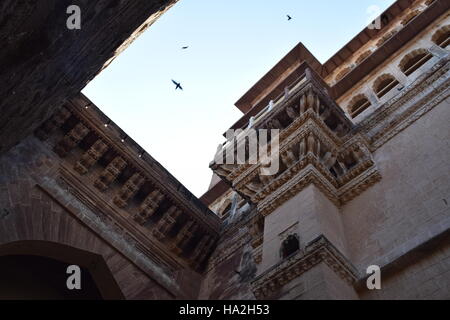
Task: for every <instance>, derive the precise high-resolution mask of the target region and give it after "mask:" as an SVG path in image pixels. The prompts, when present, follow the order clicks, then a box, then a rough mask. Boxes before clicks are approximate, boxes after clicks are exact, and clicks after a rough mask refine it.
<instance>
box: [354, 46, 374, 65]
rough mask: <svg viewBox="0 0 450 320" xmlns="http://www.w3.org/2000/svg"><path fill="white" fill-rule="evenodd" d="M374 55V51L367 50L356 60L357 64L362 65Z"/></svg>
mask: <svg viewBox="0 0 450 320" xmlns="http://www.w3.org/2000/svg"><path fill="white" fill-rule="evenodd" d="M371 54H372V50H370V49H369V50H366V51H364V52H363V53H361V54H360V55H359V56H358V58H356V60H355V63H356V64H360V63H361V62H363V61H364V60H366V58H367V57H368V56H370V55H371Z"/></svg>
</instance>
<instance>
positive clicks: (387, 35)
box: [377, 30, 397, 47]
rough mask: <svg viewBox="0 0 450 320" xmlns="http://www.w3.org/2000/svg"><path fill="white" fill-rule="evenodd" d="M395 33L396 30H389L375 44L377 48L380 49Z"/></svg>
mask: <svg viewBox="0 0 450 320" xmlns="http://www.w3.org/2000/svg"><path fill="white" fill-rule="evenodd" d="M396 33H397V30H391V31H389V32H387V33H385V34H384V36H382V37H381V39H380V40H378V42H377V47H381V46H382V45H383V44H384V43H385V42H386V41H388V40H389V39H390V38H392V37H393V36H394V35H395V34H396Z"/></svg>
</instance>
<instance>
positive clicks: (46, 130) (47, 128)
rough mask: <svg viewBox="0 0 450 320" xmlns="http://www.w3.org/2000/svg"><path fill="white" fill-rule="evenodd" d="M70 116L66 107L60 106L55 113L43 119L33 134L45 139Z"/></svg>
mask: <svg viewBox="0 0 450 320" xmlns="http://www.w3.org/2000/svg"><path fill="white" fill-rule="evenodd" d="M70 116H71V113H70V111H69V110H68V109H67V108H66V107H64V106H63V107H61V108H60V109H59V110H58V111H56V112H55V114H54V115H53V116H52V117H50V119H48V120H47V121H45V122H44V123H43V124H42V125H41V126H40V127H39V128H38V129H37V130H36V131H35V135H36V136H37V137H38V138H39V139H40V140H46V139H47V138H48V136H49V135H50V134H51V133H52V132H53V131H54V130H56V129H58V128H60V127H61V126H62V125H63V124H64V123H65V122H66V121H67V119H69V118H70Z"/></svg>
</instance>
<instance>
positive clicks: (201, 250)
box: [0, 0, 450, 299]
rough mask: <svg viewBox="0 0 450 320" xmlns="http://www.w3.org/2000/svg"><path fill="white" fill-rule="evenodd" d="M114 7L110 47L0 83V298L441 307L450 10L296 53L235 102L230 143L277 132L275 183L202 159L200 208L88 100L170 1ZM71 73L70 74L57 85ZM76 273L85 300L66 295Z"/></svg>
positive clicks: (447, 247) (447, 217)
mask: <svg viewBox="0 0 450 320" xmlns="http://www.w3.org/2000/svg"><path fill="white" fill-rule="evenodd" d="M48 3H49V4H51V3H52V1H49V2H48ZM99 3H102V2H100V1H99ZM118 3H119V4H118V5H117V7H115V6H112V7H108V8H107V9H108V10H110V16H107V17H104V18H103V19H106V20H107V25H108V26H109V27H110V28H111V29H114V28H117V33H118V34H121V37H120V39H117V41H115V42H114V43H111V41H110V39H109V38H108V37H110V36H111V34H110V33H107V36H105V34H104V33H101V32H94V31H95V28H94V27H95V25H94V22H93V21H94V20H92V22H91V23H92V28H88V29H87V30H86V31H83V32H86V34H84V36H85V37H84V38H83V39H86V41H90V42H91V43H92V44H93V46H96V45H98V46H99V47H101V46H103V48H104V49H103V50H104V52H103V55H100V56H96V57H95V58H93V57H92V55H91V53H90V51H89V49H87V47H84V49H83V50H82V51H81V52H82V55H81V56H80V57H77V55H76V54H74V56H73V57H72V58H73V59H72V60H70V59H69V60H70V63H67V56H64V53H63V52H59V51H58V50H56V49H55V48H56V47H57V46H56V44H55V43H53V42H51V41H50V42H49V45H48V46H47V47H45V46H44V47H41V48H38V49H36V52H37V53H39V52H44V53H46V54H48V55H52V56H53V60H52V61H49V60H44V61H43V60H42V59H37V58H34V56H33V57H27V56H23V57H19V58H17V59H16V60H14V61H13V63H14V64H12V67H11V68H9V69H5V70H6V71H4V72H3V73H2V75H1V76H2V77H4V78H5V79H7V80H8V82H7V83H8V86H7V88H3V89H2V90H4V92H0V94H2V96H3V97H4V99H3V100H2V104H1V105H0V106H1V108H2V111H4V113H3V114H5V115H7V116H5V117H4V116H3V115H2V120H1V121H2V122H3V124H2V131H1V132H0V141H1V143H0V144H1V149H0V151H1V155H0V172H1V173H0V190H1V191H0V195H1V196H0V271H1V272H0V284H2V285H1V286H0V298H14V297H19V298H20V297H25V298H28V297H34V298H36V297H41V298H104V299H122V298H125V299H449V298H450V197H449V194H450V170H449V169H450V160H449V159H450V144H449V141H450V139H449V138H450V129H449V128H450V126H449V123H450V98H449V83H450V82H449V77H450V51H449V50H450V15H449V7H450V3H449V2H448V1H445V0H434V1H432V0H398V1H396V2H395V3H394V4H393V5H392V6H391V7H390V8H389V9H387V10H386V11H385V12H384V13H383V14H382V16H381V17H380V18H381V19H380V22H381V28H379V29H369V28H366V29H364V30H363V31H362V32H360V33H359V34H358V35H356V36H355V38H353V39H352V40H351V41H350V42H349V43H347V44H346V45H345V46H344V47H343V48H342V49H341V50H339V51H338V52H337V53H336V54H335V55H334V56H333V57H331V58H330V59H329V60H328V61H327V62H326V63H324V64H321V63H320V62H319V61H318V60H317V59H316V58H315V57H314V55H313V54H312V53H311V52H310V51H308V49H307V48H305V47H304V46H303V45H302V44H301V43H300V44H299V45H297V46H296V47H295V48H293V49H292V51H291V52H289V53H288V54H287V55H286V56H285V57H284V58H282V59H281V60H280V61H279V62H278V63H277V64H276V65H275V66H274V67H273V68H272V69H271V70H270V71H269V72H268V73H267V74H266V75H265V76H264V77H263V78H261V79H260V80H259V81H258V82H257V83H256V84H255V85H254V86H253V87H252V88H251V89H250V90H249V91H247V92H246V93H245V94H244V96H243V97H242V98H241V99H239V101H238V102H237V103H236V107H238V108H239V109H240V110H241V111H242V113H243V116H242V118H241V119H239V121H237V122H236V123H235V124H233V125H232V126H231V129H242V131H241V133H240V134H239V135H237V136H235V137H234V138H232V139H229V140H227V141H225V142H224V144H223V147H222V149H223V150H229V149H230V148H231V149H233V147H234V146H236V145H242V144H243V145H244V146H245V145H246V143H247V141H248V140H247V138H248V136H249V132H251V131H252V130H255V131H257V130H261V129H277V130H279V136H278V139H279V154H278V155H279V157H278V158H279V170H278V171H277V172H276V174H274V175H264V174H262V172H263V171H262V170H263V169H264V164H262V163H261V161H257V162H256V163H243V164H238V163H233V164H229V163H226V164H224V163H222V162H220V161H217V159H218V158H217V155H216V156H214V155H211V158H214V161H212V162H211V164H210V167H211V169H212V170H213V172H214V176H213V179H212V182H211V186H210V188H209V190H208V191H207V192H206V193H205V194H204V195H203V196H202V197H201V198H200V199H197V198H196V197H195V196H194V195H193V194H191V193H190V192H189V191H188V190H187V189H186V188H185V187H184V186H183V185H182V184H181V183H180V182H178V181H177V180H176V179H175V178H174V177H173V176H172V175H171V174H170V173H169V172H168V171H167V170H165V169H164V167H163V166H162V165H161V164H159V163H158V162H157V161H156V160H155V159H153V158H152V157H151V156H150V155H149V154H148V153H147V151H146V150H143V149H142V148H141V147H140V146H139V145H138V144H136V143H135V142H134V141H133V140H132V138H131V137H128V136H127V134H126V133H125V132H123V131H122V130H121V129H120V128H119V127H118V126H117V125H115V124H114V122H113V121H112V120H110V119H108V118H107V117H106V116H105V115H104V114H103V113H102V112H101V110H100V109H99V108H98V107H96V106H95V105H94V104H93V103H92V102H91V101H90V100H89V99H88V98H87V97H85V96H84V95H83V94H81V93H80V90H81V88H82V87H83V86H84V85H85V84H86V83H87V81H89V79H91V78H92V77H93V76H95V74H97V73H98V72H99V71H101V69H102V68H104V66H105V65H106V64H107V63H108V61H111V59H112V58H114V57H115V55H116V54H117V53H118V52H119V51H120V50H119V49H118V48H123V47H124V44H123V43H124V42H125V45H126V44H127V43H129V42H130V41H131V40H132V39H133V37H135V36H136V35H137V34H138V33H140V32H142V31H143V30H145V28H146V27H148V26H149V25H150V24H151V21H154V19H156V17H157V16H158V15H159V14H160V13H162V12H163V11H164V10H165V9H167V8H168V7H170V5H171V4H173V1H160V2H159V7H158V5H157V4H156V3H157V2H156V1H155V3H153V4H152V5H148V3H151V1H150V2H148V1H134V2H131V1H128V2H127V1H122V2H120V1H119V2H118ZM104 5H105V4H104ZM146 5H148V6H149V7H146V8H145V9H146V10H147V11H146V12H149V11H151V12H153V14H152V15H151V16H150V17H148V14H147V16H144V15H143V14H142V9H143V7H142V6H146ZM91 6H92V5H91ZM49 8H53V7H52V6H51V5H49ZM41 9H42V11H43V12H47V11H46V10H47V9H48V8H41ZM17 10H22V11H23V14H24V16H26V14H29V15H32V14H31V13H30V11H29V10H28V9H23V8H17ZM89 10H90V11H89V12H90V13H91V17H92V19H94V18H95V15H96V13H97V12H98V10H99V8H95V6H93V7H89ZM116 10H117V11H116ZM49 12H50V13H49V17H51V16H52V14H54V13H53V11H51V10H50V11H49ZM117 12H122V13H123V14H122V15H117ZM130 16H132V17H134V20H132V21H133V24H131V23H126V22H124V21H125V20H126V19H127V18H129V17H130ZM113 17H115V18H113ZM121 18H123V19H124V20H123V21H120V19H121ZM36 20H37V21H38V22H39V21H40V20H39V19H35V20H34V21H36ZM41 20H42V21H44V20H45V19H43V18H42V19H41ZM88 21H89V20H88ZM127 21H128V20H127ZM13 22H14V21H13ZM38 22H35V23H38ZM17 23H18V22H17ZM9 26H10V27H11V30H14V28H13V26H11V24H10V25H9ZM27 28H31V26H28V27H27ZM5 30H8V29H5ZM37 30H38V31H33V33H34V34H35V33H39V32H41V33H42V34H41V35H40V36H41V37H42V38H43V39H48V38H49V37H50V35H52V34H51V33H49V32H48V30H41V31H39V30H40V29H37ZM24 32H26V31H24ZM1 36H2V37H6V35H5V34H1ZM58 39H59V38H58ZM61 41H62V40H61ZM71 41H72V42H71ZM105 43H110V44H111V45H109V46H105V45H104V44H105ZM44 44H45V43H44ZM61 44H64V45H65V46H67V48H72V47H73V46H75V45H76V38H70V39H69V40H67V39H66V40H65V42H64V41H62V42H61ZM80 47H81V46H78V48H80ZM20 48H21V45H20V44H18V45H17V46H16V47H15V48H13V49H15V50H20ZM33 48H34V46H33ZM13 49H11V50H13ZM70 52H71V51H69V53H70ZM69 57H70V54H69ZM83 57H84V58H83ZM82 58H83V59H82ZM8 59H11V55H10V56H8V55H7V54H4V55H3V56H0V62H2V65H3V64H4V63H7V62H8V61H10V60H8ZM27 68H29V70H34V71H33V72H34V73H33V72H31V73H30V72H28V73H27V72H25V70H27ZM63 68H74V69H75V68H78V69H77V70H79V71H78V72H77V73H75V76H73V78H70V79H67V76H65V75H64V76H62V77H61V78H58V77H55V76H53V77H51V76H50V74H51V73H52V72H53V75H54V74H55V73H56V74H59V73H57V72H60V73H61V70H64V69H63ZM43 70H46V72H44V73H42V71H43ZM38 74H43V75H44V76H42V77H40V78H39V77H37V75H38ZM62 74H65V73H64V72H62ZM27 88H28V90H27ZM8 90H9V91H8ZM11 90H13V91H14V94H12V92H11ZM30 92H31V93H30ZM61 101H62V102H63V105H61ZM32 105H35V106H36V109H32V108H31V106H32ZM13 106H21V107H20V112H19V113H17V108H14V107H13ZM24 117H26V118H27V119H28V120H27V121H28V122H26V123H23V122H21V121H20V119H22V118H24ZM30 132H32V133H31V134H29V133H30ZM258 137H259V138H261V137H260V136H258ZM270 138H272V139H273V138H274V137H273V136H271V137H270ZM224 140H225V139H224ZM219 151H220V150H219ZM149 152H151V150H149ZM218 154H220V153H218ZM205 165H207V164H205ZM72 264H75V265H79V266H80V267H81V268H82V271H83V275H84V278H83V281H85V283H86V286H85V288H86V289H85V290H82V291H81V292H72V291H71V292H69V291H67V288H66V287H65V277H66V274H65V268H66V266H67V265H72ZM371 265H377V266H379V267H380V268H381V274H382V289H381V290H369V289H368V288H367V286H366V279H367V276H368V275H367V273H366V270H367V268H368V267H369V266H371ZM30 266H33V267H34V268H36V270H37V271H36V272H37V273H38V274H39V279H36V278H34V279H29V278H26V277H25V279H24V277H23V275H24V274H26V273H27V270H28V269H27V268H29V267H30ZM61 269H64V270H63V275H61V274H60V273H58V272H60V271H58V270H61ZM20 279H22V280H20Z"/></svg>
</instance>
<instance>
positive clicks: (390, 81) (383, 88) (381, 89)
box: [373, 73, 398, 98]
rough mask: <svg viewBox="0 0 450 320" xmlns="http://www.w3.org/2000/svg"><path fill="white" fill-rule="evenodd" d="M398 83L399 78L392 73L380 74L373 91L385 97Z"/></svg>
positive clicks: (379, 96) (378, 95)
mask: <svg viewBox="0 0 450 320" xmlns="http://www.w3.org/2000/svg"><path fill="white" fill-rule="evenodd" d="M397 84H398V80H397V79H395V77H394V76H393V75H392V74H389V73H385V74H382V75H381V76H379V77H378V78H377V79H376V80H375V81H374V83H373V91H374V92H375V93H376V95H377V97H378V98H381V97H383V96H384V95H385V94H386V93H388V92H389V91H390V90H391V89H392V88H393V87H395V86H396V85H397Z"/></svg>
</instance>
